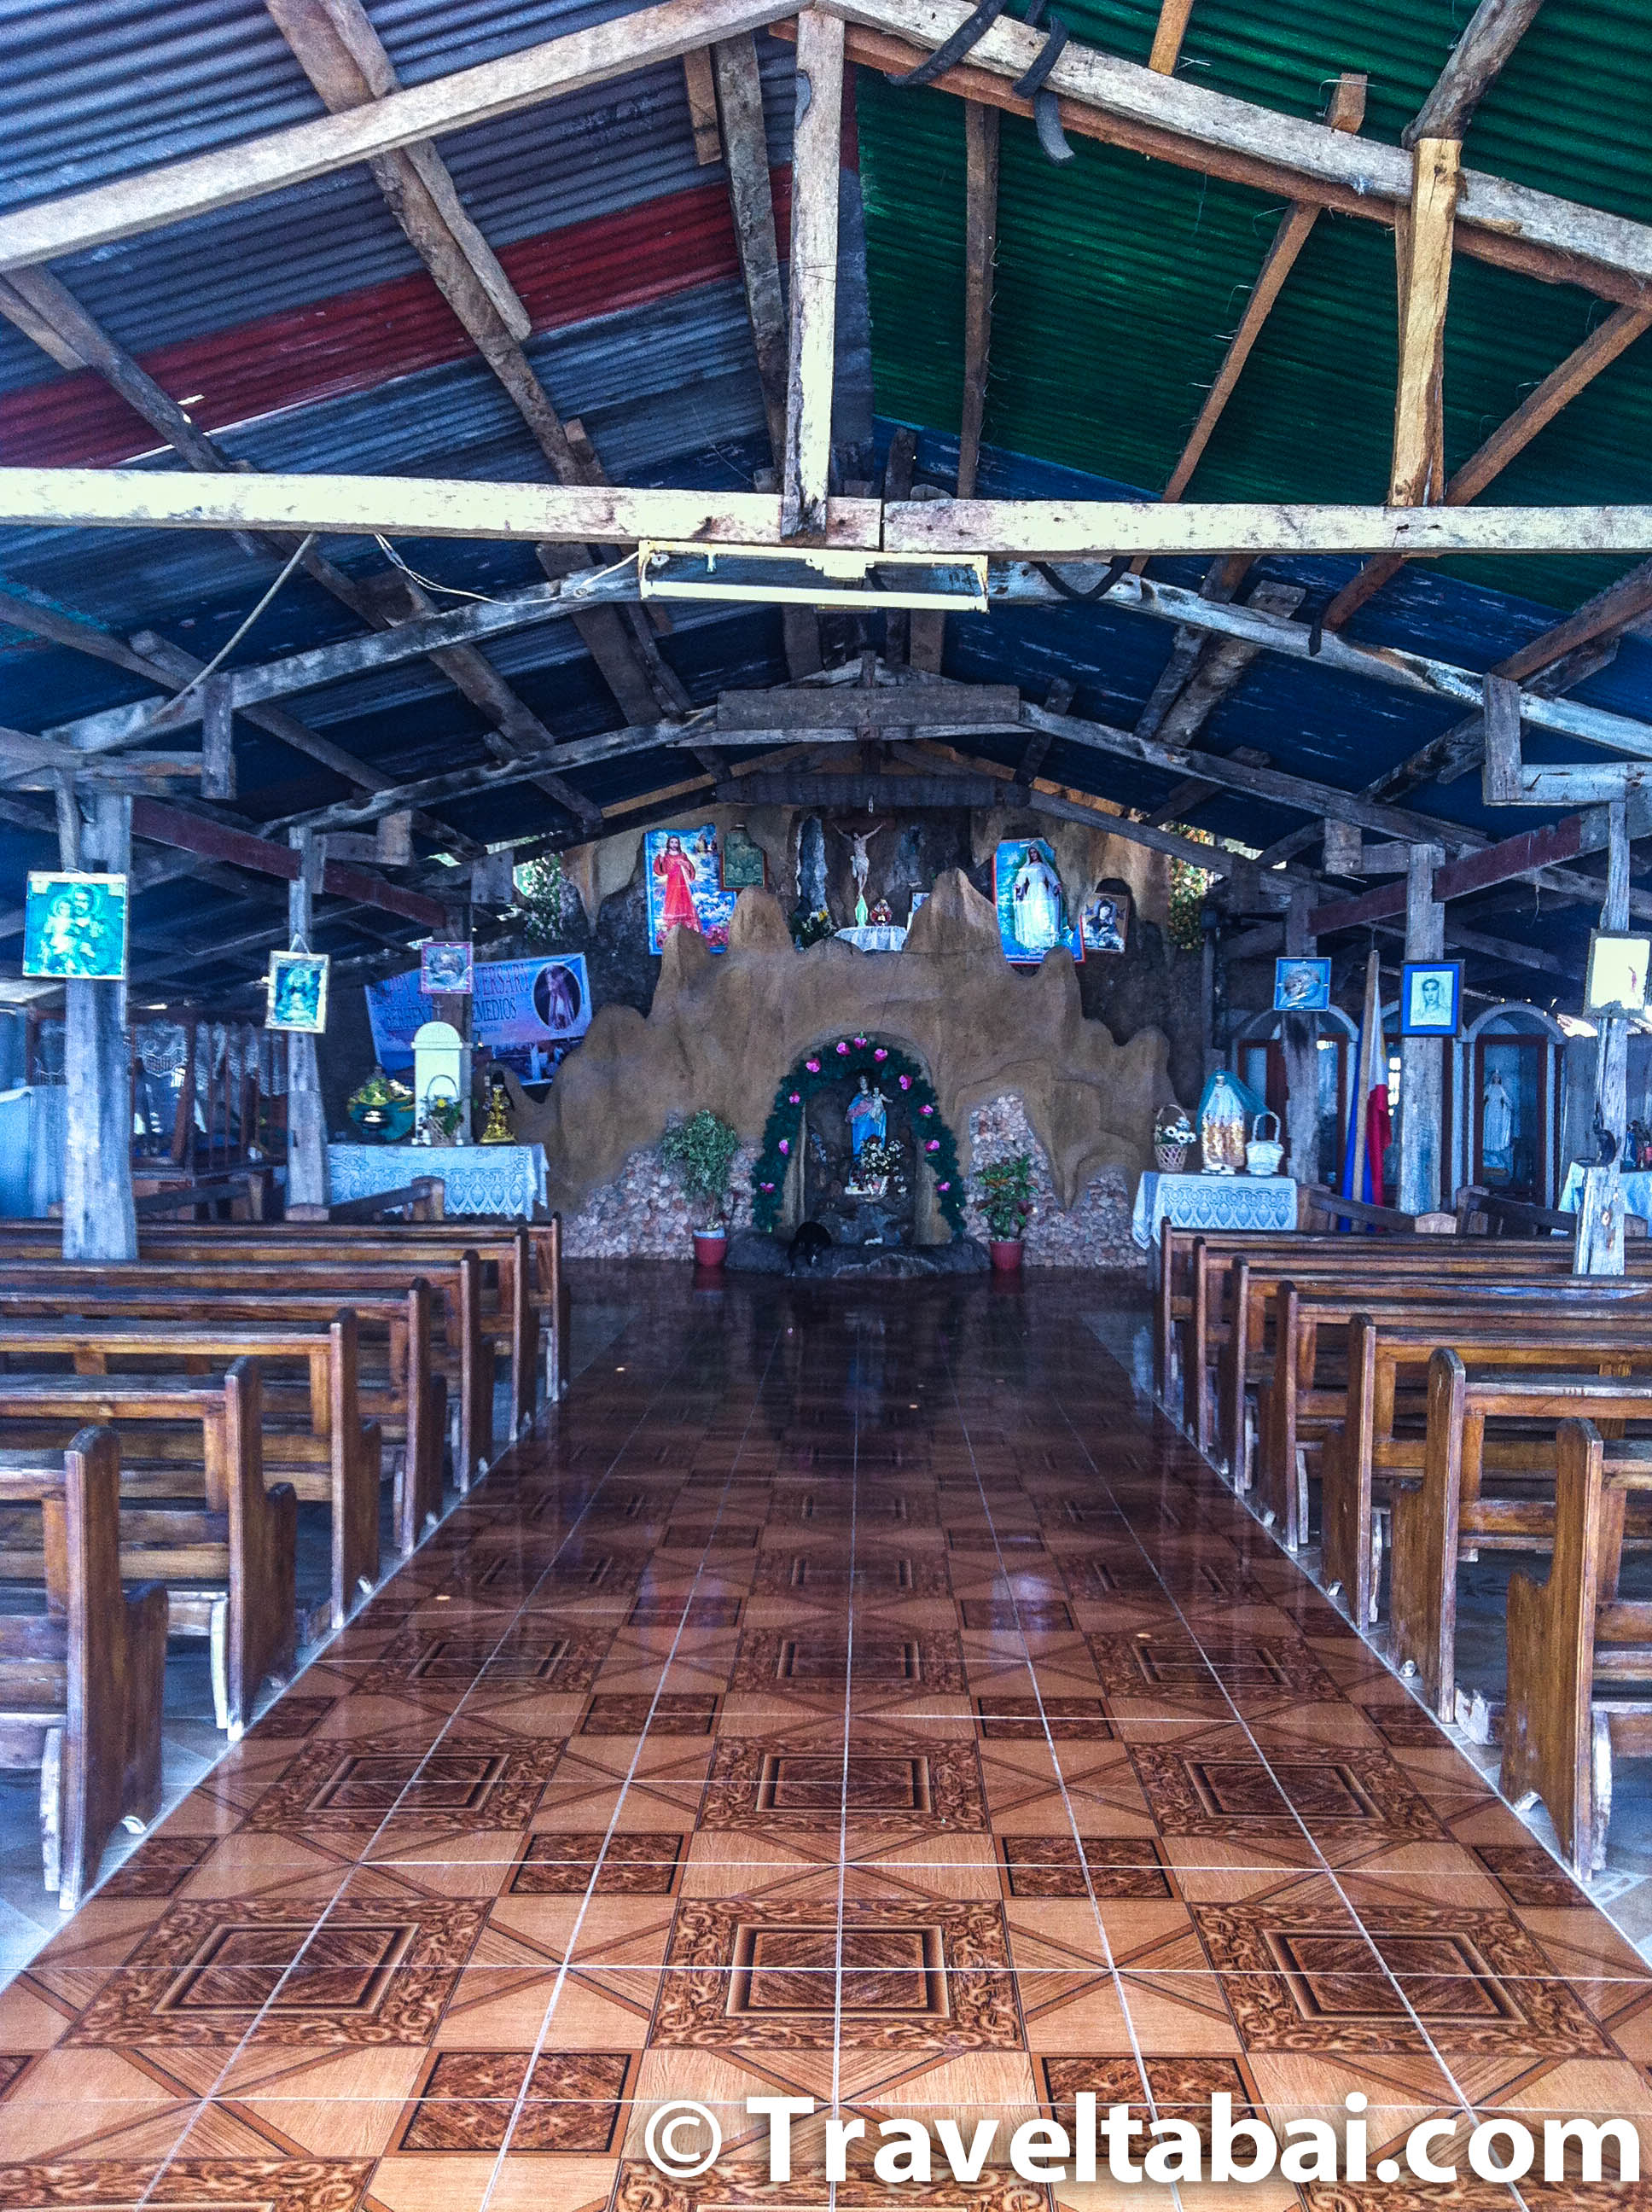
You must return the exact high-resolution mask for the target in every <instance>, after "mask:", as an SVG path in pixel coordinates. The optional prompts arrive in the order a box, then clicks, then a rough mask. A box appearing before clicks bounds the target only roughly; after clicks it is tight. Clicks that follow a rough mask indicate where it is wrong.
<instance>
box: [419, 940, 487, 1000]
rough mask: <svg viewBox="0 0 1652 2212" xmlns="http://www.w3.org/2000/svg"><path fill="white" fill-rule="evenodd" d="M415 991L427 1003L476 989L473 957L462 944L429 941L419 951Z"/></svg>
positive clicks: (469, 947)
mask: <svg viewBox="0 0 1652 2212" xmlns="http://www.w3.org/2000/svg"><path fill="white" fill-rule="evenodd" d="M419 988H420V990H421V991H422V992H423V994H424V995H425V997H426V998H427V999H447V998H457V997H459V996H460V995H462V994H469V993H471V992H472V991H474V990H475V988H476V954H475V950H474V948H473V947H472V946H471V944H470V943H469V942H468V941H467V942H465V943H464V944H459V943H458V942H452V941H448V940H446V939H432V940H431V941H430V942H429V943H428V944H427V945H421V946H420V947H419Z"/></svg>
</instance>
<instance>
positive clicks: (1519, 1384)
mask: <svg viewBox="0 0 1652 2212" xmlns="http://www.w3.org/2000/svg"><path fill="white" fill-rule="evenodd" d="M1569 1419H1586V1420H1592V1421H1594V1423H1595V1424H1596V1425H1597V1426H1598V1425H1600V1423H1602V1422H1612V1423H1614V1424H1617V1423H1627V1422H1635V1423H1637V1424H1652V1382H1648V1383H1632V1382H1622V1381H1613V1380H1610V1379H1608V1378H1606V1377H1605V1376H1598V1375H1590V1376H1544V1377H1542V1378H1541V1379H1529V1380H1496V1381H1486V1382H1480V1381H1474V1382H1471V1381H1470V1380H1469V1377H1468V1375H1467V1370H1466V1369H1465V1368H1464V1365H1463V1363H1462V1361H1461V1359H1460V1358H1458V1356H1457V1354H1456V1353H1455V1352H1453V1351H1452V1350H1451V1349H1450V1347H1449V1346H1444V1345H1442V1346H1439V1348H1438V1349H1437V1350H1436V1352H1435V1353H1434V1355H1433V1357H1432V1358H1430V1361H1429V1369H1428V1431H1427V1437H1426V1440H1425V1445H1424V1455H1423V1474H1422V1480H1421V1481H1420V1483H1418V1484H1417V1485H1415V1486H1410V1485H1406V1484H1396V1486H1395V1488H1394V1558H1393V1565H1392V1569H1391V1573H1392V1580H1393V1602H1392V1607H1391V1622H1392V1627H1391V1644H1392V1653H1393V1656H1394V1661H1395V1662H1396V1663H1397V1664H1398V1665H1400V1667H1402V1668H1406V1669H1407V1670H1408V1671H1410V1670H1414V1671H1415V1672H1416V1674H1417V1675H1418V1680H1419V1682H1420V1686H1421V1688H1422V1692H1423V1695H1424V1699H1426V1700H1427V1703H1428V1704H1429V1705H1430V1708H1431V1709H1432V1711H1434V1712H1436V1714H1438V1715H1439V1716H1440V1717H1441V1718H1442V1720H1449V1719H1450V1718H1451V1717H1453V1715H1454V1712H1455V1703H1456V1641H1457V1567H1458V1563H1459V1561H1460V1560H1461V1559H1463V1558H1464V1557H1465V1556H1467V1555H1472V1554H1473V1553H1478V1552H1482V1551H1498V1552H1538V1551H1546V1550H1548V1549H1550V1548H1551V1547H1552V1544H1553V1541H1554V1469H1555V1461H1554V1437H1555V1431H1556V1429H1557V1428H1558V1425H1559V1424H1560V1423H1561V1422H1562V1421H1564V1420H1569ZM1488 1421H1496V1422H1509V1423H1514V1424H1518V1425H1519V1427H1518V1430H1517V1431H1516V1433H1515V1438H1514V1439H1512V1440H1506V1441H1505V1445H1504V1466H1503V1468H1502V1469H1501V1470H1500V1471H1498V1472H1497V1475H1496V1480H1495V1483H1494V1486H1493V1494H1488V1492H1487V1487H1486V1485H1485V1480H1484V1478H1485V1472H1486V1470H1485V1425H1486V1423H1487V1422H1488ZM1521 1445H1523V1446H1524V1449H1518V1447H1519V1446H1521ZM1623 1449H1624V1448H1623V1447H1622V1445H1621V1444H1620V1445H1619V1450H1620V1451H1622V1450H1623ZM1625 1456H1628V1455H1627V1454H1626V1453H1625ZM1511 1461H1514V1462H1518V1463H1517V1464H1516V1465H1515V1466H1513V1467H1510V1466H1509V1462H1511ZM1648 1472H1649V1474H1652V1466H1649V1468H1648ZM1625 1533H1626V1534H1632V1535H1633V1536H1634V1537H1635V1538H1636V1540H1637V1541H1640V1542H1644V1541H1649V1540H1652V1511H1649V1510H1647V1509H1643V1510H1641V1511H1640V1513H1639V1514H1638V1515H1637V1516H1636V1517H1635V1518H1634V1519H1632V1520H1631V1524H1630V1527H1629V1528H1627V1529H1626V1531H1625Z"/></svg>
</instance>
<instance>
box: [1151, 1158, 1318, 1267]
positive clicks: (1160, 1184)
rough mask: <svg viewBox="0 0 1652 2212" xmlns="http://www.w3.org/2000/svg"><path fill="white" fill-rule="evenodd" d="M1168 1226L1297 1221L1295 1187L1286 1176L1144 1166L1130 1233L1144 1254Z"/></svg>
mask: <svg viewBox="0 0 1652 2212" xmlns="http://www.w3.org/2000/svg"><path fill="white" fill-rule="evenodd" d="M1165 1221H1168V1222H1169V1225H1170V1226H1171V1228H1172V1229H1221V1230H1229V1229H1264V1230H1273V1231H1278V1230H1282V1229H1294V1228H1295V1227H1296V1225H1297V1185H1296V1182H1295V1181H1294V1179H1293V1178H1292V1177H1291V1176H1254V1175H1230V1176H1219V1175H1160V1174H1158V1173H1157V1172H1156V1171H1155V1170H1152V1169H1149V1170H1148V1172H1147V1173H1146V1174H1145V1176H1143V1177H1142V1179H1141V1182H1140V1185H1139V1188H1138V1189H1137V1192H1136V1210H1135V1212H1134V1214H1133V1217H1132V1218H1131V1223H1130V1233H1131V1235H1132V1236H1133V1237H1134V1238H1135V1240H1136V1242H1137V1243H1138V1244H1139V1245H1140V1246H1141V1248H1142V1249H1143V1251H1144V1252H1145V1250H1146V1249H1147V1247H1148V1246H1149V1245H1150V1244H1157V1243H1158V1232H1159V1225H1160V1224H1161V1223H1162V1222H1165Z"/></svg>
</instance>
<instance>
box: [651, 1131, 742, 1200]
mask: <svg viewBox="0 0 1652 2212" xmlns="http://www.w3.org/2000/svg"><path fill="white" fill-rule="evenodd" d="M739 1149H740V1139H739V1137H738V1134H737V1133H736V1132H735V1131H734V1130H733V1129H732V1128H731V1127H729V1124H728V1123H727V1122H726V1121H724V1120H723V1119H722V1117H721V1116H720V1115H716V1114H714V1113H713V1112H712V1110H711V1109H710V1108H709V1107H708V1106H702V1107H701V1109H700V1111H699V1112H698V1113H697V1114H691V1115H689V1118H688V1120H687V1121H673V1122H672V1123H671V1127H669V1128H668V1129H667V1130H666V1132H665V1135H664V1136H663V1137H662V1138H661V1139H660V1140H659V1157H660V1158H661V1159H662V1160H664V1162H665V1164H666V1166H667V1167H668V1168H670V1169H671V1170H672V1171H673V1173H674V1174H675V1175H676V1176H677V1181H678V1182H680V1183H681V1184H682V1186H683V1196H684V1197H685V1198H686V1199H687V1200H688V1201H689V1212H691V1213H692V1214H693V1216H694V1219H695V1227H696V1228H697V1229H714V1228H716V1227H717V1226H718V1225H720V1224H721V1223H723V1222H725V1221H726V1220H727V1218H728V1215H729V1188H728V1177H729V1170H730V1169H731V1168H732V1166H733V1164H734V1155H735V1153H736V1152H738V1150H739Z"/></svg>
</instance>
